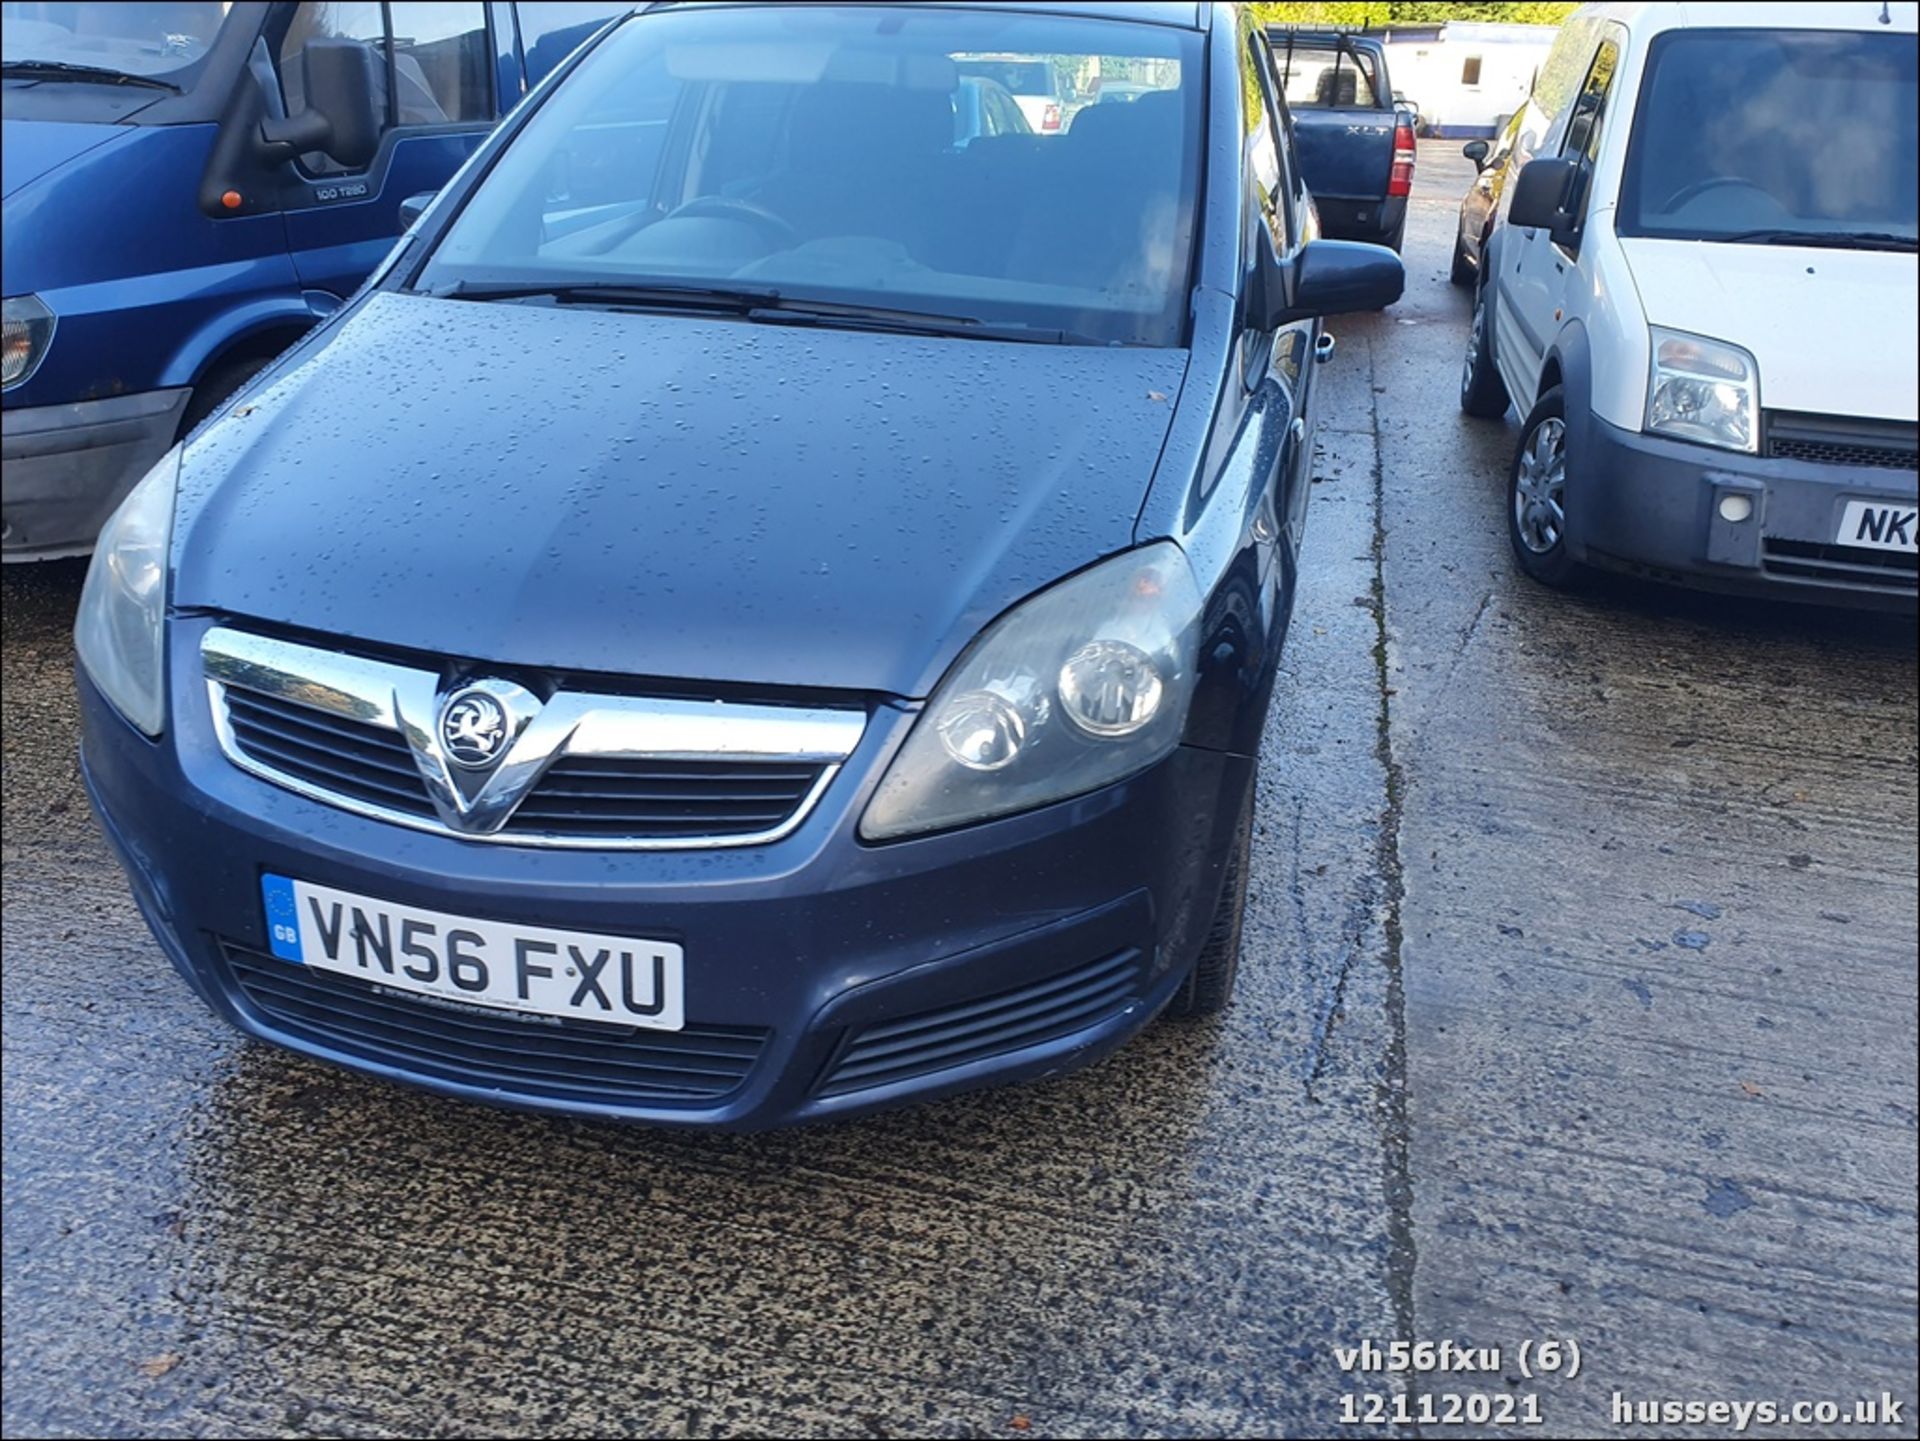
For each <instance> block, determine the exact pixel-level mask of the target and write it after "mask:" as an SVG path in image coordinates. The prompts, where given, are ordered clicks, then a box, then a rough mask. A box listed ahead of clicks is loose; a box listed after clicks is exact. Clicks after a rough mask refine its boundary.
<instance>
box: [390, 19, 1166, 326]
mask: <svg viewBox="0 0 1920 1441" xmlns="http://www.w3.org/2000/svg"><path fill="white" fill-rule="evenodd" d="M1198 39H1199V37H1198V36H1197V35H1196V34H1194V33H1192V32H1187V31H1181V30H1175V29H1172V28H1170V27H1163V26H1155V25H1144V24H1131V23H1126V22H1108V21H1098V20H1090V19H1081V18H1074V17H1066V18H1063V17H1056V16H1042V15H1034V14H1024V13H1020V12H1013V11H1005V12H1001V11H993V10H940V9H935V8H932V7H928V8H926V9H919V8H905V7H903V8H882V7H864V6H863V7H858V8H855V7H848V8H844V9H842V8H815V7H811V6H804V7H803V6H791V7H788V6H760V7H754V8H750V9H744V8H743V9H715V10H704V11H665V12H657V13H654V14H648V15H642V16H639V17H636V18H635V19H633V20H630V21H628V22H627V23H626V24H625V25H624V26H623V27H622V28H621V29H619V30H618V31H616V32H615V33H614V34H613V35H611V36H609V37H608V38H607V39H606V40H605V41H603V42H602V43H601V44H600V45H599V46H598V47H597V48H596V49H595V50H594V51H593V52H592V53H591V54H590V55H589V56H588V57H587V59H586V60H585V61H584V62H583V63H582V65H581V67H580V69H579V70H578V71H577V72H576V73H575V74H574V75H572V76H571V77H569V78H568V80H567V82H566V83H565V84H564V85H562V86H561V87H560V88H559V90H558V91H556V93H555V94H554V96H553V98H552V99H551V100H550V101H548V102H547V103H546V104H545V105H544V106H543V107H542V108H541V110H540V112H539V113H538V114H537V115H535V116H534V117H533V118H532V119H531V121H529V123H528V125H527V127H526V129H525V130H524V131H523V132H522V133H521V134H520V135H519V136H518V137H516V139H515V140H514V142H513V144H512V145H511V146H510V147H509V148H508V150H507V152H506V153H505V154H504V155H503V156H502V157H501V159H500V161H499V162H498V164H497V165H496V166H495V167H494V169H493V171H492V173H491V174H490V175H489V176H488V177H487V178H486V180H485V181H484V182H483V183H482V184H481V185H480V186H479V188H478V189H477V190H476V191H475V192H474V194H473V195H472V197H471V198H470V199H469V201H468V203H467V205H466V207H465V209H464V210H463V212H462V213H461V214H460V215H459V217H458V218H457V219H456V220H455V221H454V223H453V225H452V226H451V227H450V228H449V230H448V232H447V234H446V236H445V238H444V239H443V241H442V242H441V244H440V245H439V247H438V248H437V250H436V251H435V253H434V254H433V256H432V258H431V259H430V261H429V263H428V264H427V266H426V267H425V268H424V270H423V272H422V273H421V275H420V276H419V277H418V279H417V281H416V282H415V284H416V288H419V289H425V290H435V289H440V288H443V287H446V286H448V285H451V284H453V283H455V282H461V281H472V282H475V283H481V282H492V281H499V282H528V283H534V282H548V281H551V282H553V283H555V284H568V285H572V284H587V283H595V282H602V283H604V282H608V281H620V282H628V281H630V282H633V283H635V284H644V283H650V282H651V283H659V284H674V285H680V286H684V285H687V284H689V283H698V284H704V285H710V286H713V287H715V288H723V287H725V286H727V285H730V284H732V285H737V286H747V285H751V286H753V287H756V288H759V287H772V288H777V290H778V291H779V293H780V294H781V295H783V296H790V297H803V298H807V299H818V300H829V301H836V302H849V303H854V304H862V305H888V306H894V307H899V308H903V309H904V308H911V309H914V310H917V311H921V312H935V313H939V314H942V315H960V316H966V317H968V318H972V319H980V320H988V321H994V322H997V323H1010V324H1017V325H1028V326H1033V327H1036V328H1042V327H1044V328H1053V329H1058V330H1061V331H1063V332H1070V333H1071V334H1072V335H1073V336H1075V337H1077V338H1080V339H1083V340H1091V341H1093V342H1096V343H1103V344H1111V343H1123V344H1140V345H1177V344H1179V343H1181V338H1182V335H1183V332H1184V322H1185V317H1186V311H1187V303H1186V294H1187V287H1188V269H1189V262H1190V256H1191V252H1192V239H1193V231H1194V223H1195V222H1194V212H1195V199H1196V192H1197V189H1198V154H1199V139H1198V130H1199V124H1200V88H1201V69H1202V66H1201V61H1200V55H1199V44H1198ZM989 54H990V55H993V56H995V57H997V58H996V60H995V62H994V64H995V66H996V67H1005V66H1014V67H1016V69H1015V71H1013V72H1005V71H1002V72H1001V73H1008V74H1009V75H1010V78H1017V73H1018V67H1020V66H1027V65H1035V66H1043V67H1046V68H1047V70H1048V72H1049V73H1052V74H1057V75H1059V76H1060V77H1062V86H1061V88H1062V94H1063V98H1062V100H1061V102H1060V105H1061V109H1062V110H1063V111H1064V112H1065V113H1064V117H1063V121H1062V133H1060V134H1058V135H1040V134H1033V133H1023V132H1024V129H1025V127H1024V126H1020V125H1015V124H1013V123H1011V122H1009V123H1006V124H1002V125H995V124H992V123H990V122H989V120H988V119H987V118H986V117H987V116H988V112H989V107H988V106H987V105H985V104H983V103H979V101H980V96H979V95H978V94H977V93H964V92H963V86H962V80H963V78H965V79H967V80H968V82H969V86H968V87H967V89H970V90H971V91H972V92H978V91H980V90H981V88H982V85H983V83H987V88H988V89H989V90H991V89H992V86H993V85H994V84H999V83H1001V82H999V81H998V80H997V78H996V77H995V76H987V75H981V74H978V73H973V72H972V71H971V70H970V68H969V67H970V66H971V65H972V64H974V63H975V62H974V61H973V60H972V59H971V58H969V59H967V60H966V61H965V62H964V63H963V60H962V57H978V56H981V55H989ZM1101 76H1105V77H1108V78H1111V79H1123V80H1125V81H1127V82H1128V83H1132V84H1139V85H1142V86H1143V87H1145V89H1146V91H1147V92H1148V93H1143V94H1141V95H1140V96H1139V98H1138V99H1136V100H1135V101H1134V102H1133V103H1132V104H1129V105H1095V104H1090V103H1086V102H1087V101H1089V100H1090V99H1091V97H1092V94H1093V92H1094V89H1095V86H1094V84H1093V82H1094V81H1095V80H1096V79H1097V78H1099V77H1101Z"/></svg>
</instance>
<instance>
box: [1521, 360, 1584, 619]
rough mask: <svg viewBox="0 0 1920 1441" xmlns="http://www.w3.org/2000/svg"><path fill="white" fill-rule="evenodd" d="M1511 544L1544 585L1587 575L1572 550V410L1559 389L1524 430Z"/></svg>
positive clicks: (1537, 409)
mask: <svg viewBox="0 0 1920 1441" xmlns="http://www.w3.org/2000/svg"><path fill="white" fill-rule="evenodd" d="M1507 539H1508V540H1509V541H1510V542H1511V543H1512V545H1513V557H1514V559H1515V560H1516V561H1518V562H1519V564H1520V569H1522V570H1523V571H1525V572H1526V573H1527V574H1528V575H1530V576H1532V577H1533V578H1534V579H1535V580H1537V581H1539V582H1540V583H1541V584H1542V585H1550V586H1553V587H1555V588H1556V589H1565V588H1566V587H1568V586H1571V585H1574V584H1577V583H1578V582H1579V580H1580V579H1581V576H1582V574H1583V573H1584V571H1585V567H1584V566H1582V565H1581V564H1580V563H1579V562H1578V561H1576V560H1575V559H1574V558H1573V557H1572V556H1571V555H1570V554H1569V553H1568V551H1567V411H1566V403H1565V399H1564V397H1563V396H1562V394H1561V390H1560V387H1559V386H1557V385H1556V386H1554V387H1553V388H1552V389H1551V390H1549V391H1548V392H1547V393H1546V394H1545V395H1543V396H1541V397H1540V401H1539V404H1537V405H1535V406H1534V407H1533V410H1532V412H1531V413H1529V414H1528V416H1527V423H1526V425H1525V426H1523V427H1522V428H1521V431H1520V445H1519V447H1518V448H1517V449H1516V450H1515V451H1514V453H1513V466H1512V469H1511V471H1510V473H1509V475H1508V479H1507Z"/></svg>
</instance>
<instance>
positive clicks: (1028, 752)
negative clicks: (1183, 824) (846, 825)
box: [860, 541, 1200, 840]
mask: <svg viewBox="0 0 1920 1441" xmlns="http://www.w3.org/2000/svg"><path fill="white" fill-rule="evenodd" d="M1199 626H1200V594H1199V590H1198V588H1197V587H1196V586H1195V584H1194V580H1193V571H1192V568H1191V567H1190V566H1188V564H1187V558H1186V557H1185V556H1184V555H1182V554H1181V552H1180V549H1179V547H1177V546H1175V545H1174V544H1172V543H1171V542H1170V541H1160V542H1158V543H1156V544H1154V545H1149V546H1144V547H1142V548H1141V549H1139V550H1135V551H1129V552H1128V553H1127V554H1125V555H1121V556H1115V557H1114V558H1113V559H1112V560H1108V561H1104V562H1102V563H1101V564H1099V565H1096V566H1094V567H1093V568H1092V569H1090V570H1086V571H1082V572H1081V573H1080V574H1079V575H1076V576H1073V577H1072V578H1071V579H1068V580H1064V581H1062V582H1061V583H1060V584H1058V585H1056V586H1054V587H1052V588H1051V589H1049V590H1044V591H1042V592H1041V593H1040V594H1039V595H1036V596H1034V597H1033V598H1032V599H1031V600H1028V601H1025V602H1023V603H1022V604H1021V605H1018V606H1016V607H1015V608H1014V609H1013V610H1011V611H1009V612H1008V613H1007V614H1006V615H1004V616H1002V617H1001V618H1000V619H999V620H997V621H995V622H994V623H993V624H992V625H991V626H989V627H988V628H987V629H986V631H985V632H983V633H982V634H981V636H980V638H979V639H978V640H976V641H975V642H974V643H973V644H972V646H970V647H969V648H968V650H967V652H966V654H965V655H963V656H962V657H961V658H960V660H959V661H958V662H957V663H956V664H955V665H954V667H953V669H952V670H951V671H949V672H948V674H947V677H946V679H945V680H944V681H942V682H941V684H940V687H939V689H938V690H936V691H935V692H934V695H933V699H932V700H931V701H929V702H928V703H927V708H926V710H925V711H924V712H923V713H922V714H921V716H920V718H919V720H918V721H917V722H916V723H915V725H914V728H913V732H912V734H910V735H909V736H908V737H907V743H906V744H905V745H904V746H902V747H901V749H900V753H899V755H897V756H896V757H894V761H893V764H892V766H891V767H890V768H889V769H888V771H887V774H886V778H885V779H884V780H883V781H881V783H880V788H879V790H877V791H876V792H875V793H874V797H873V800H872V802H871V803H869V805H868V806H867V813H866V816H865V818H864V819H863V820H862V821H861V823H860V833H861V835H863V836H864V837H866V838H867V839H868V840H892V839H894V838H896V837H899V836H906V835H914V834H917V833H919V832H922V831H933V830H944V829H946V828H948V827H951V826H957V825H963V824H965V823H967V822H969V821H978V820H985V819H986V818H988V817H989V816H999V815H1007V814H1010V813H1012V812H1014V811H1023V810H1030V809H1032V808H1033V807H1034V806H1039V805H1045V804H1046V803H1047V802H1049V801H1056V800H1062V799H1065V798H1066V797H1068V796H1074V795H1079V794H1081V793H1083V792H1085V791H1090V790H1094V789H1096V788H1097V787H1099V786H1103V785H1106V784H1108V783H1109V782H1112V781H1116V780H1119V779H1121V778H1122V777H1123V776H1127V775H1131V774H1132V773H1133V772H1135V771H1138V770H1142V769H1144V768H1145V767H1147V766H1150V765H1152V764H1153V763H1154V762H1155V761H1157V760H1159V759H1161V757H1163V756H1165V755H1166V754H1167V752H1169V751H1170V750H1172V749H1173V748H1174V746H1176V745H1177V744H1179V741H1180V733H1181V731H1182V730H1183V729H1184V728H1185V725H1186V719H1187V706H1188V702H1189V701H1190V700H1191V699H1192V696H1193V684H1194V652H1195V649H1196V647H1197V644H1198V642H1197V636H1198V634H1199Z"/></svg>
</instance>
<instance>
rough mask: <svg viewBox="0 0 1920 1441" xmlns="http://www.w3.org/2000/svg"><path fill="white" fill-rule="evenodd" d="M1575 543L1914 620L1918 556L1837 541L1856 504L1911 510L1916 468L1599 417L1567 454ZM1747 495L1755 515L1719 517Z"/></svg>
mask: <svg viewBox="0 0 1920 1441" xmlns="http://www.w3.org/2000/svg"><path fill="white" fill-rule="evenodd" d="M1567 463H1568V471H1567V547H1568V550H1569V551H1570V552H1571V553H1572V555H1573V556H1574V557H1575V558H1576V559H1578V560H1583V561H1586V562H1587V563H1588V564H1590V565H1595V566H1600V567H1603V568H1606V569H1610V570H1620V571H1627V572H1630V573H1633V574H1637V575H1642V576H1646V577H1648V578H1650V579H1654V580H1661V581H1666V582H1669V583H1672V584H1678V585H1685V586H1691V587H1695V588H1699V589H1705V590H1719V591H1727V592H1732V593H1736V594H1744V595H1764V596H1772V597H1776V598H1779V599H1785V600H1802V601H1816V602H1821V603H1825V604H1830V605H1846V606H1855V607H1860V608H1863V609H1871V610H1890V611H1904V612H1906V613H1909V614H1911V613H1913V612H1914V611H1915V609H1916V596H1920V586H1916V578H1917V577H1920V571H1917V570H1916V568H1915V565H1914V556H1913V553H1912V552H1906V553H1905V554H1904V555H1903V554H1902V553H1900V552H1895V551H1882V550H1869V549H1867V548H1865V547H1856V546H1844V545H1840V544H1837V543H1836V540H1837V537H1838V536H1839V531H1840V518H1841V513H1842V512H1843V511H1844V509H1845V508H1846V504H1847V502H1848V501H1853V500H1865V501H1875V502H1880V503H1893V504H1905V505H1908V506H1912V505H1913V504H1914V503H1915V497H1916V494H1917V493H1920V485H1916V476H1915V473H1914V472H1913V471H1899V470H1880V469H1874V468H1872V467H1866V466H1851V465H1826V464H1819V463H1816V462H1812V461H1804V460H1786V459H1776V458H1771V457H1764V456H1752V455H1741V454H1737V453H1735V452H1732V451H1719V450H1713V449H1709V448H1708V447H1705V446H1699V445H1689V444H1687V443H1686V442H1684V441H1676V440H1661V439H1656V438H1654V437H1651V436H1648V435H1644V434H1641V433H1639V432H1637V431H1628V430H1623V429H1621V428H1619V427H1618V426H1613V425H1609V424H1607V423H1606V422H1605V421H1603V420H1601V419H1599V418H1598V417H1589V418H1588V420H1587V424H1586V426H1585V428H1584V433H1583V434H1577V435H1576V436H1574V437H1573V438H1572V439H1571V440H1570V442H1569V447H1568V453H1567ZM1728 496H1743V497H1745V498H1746V499H1747V500H1748V501H1749V502H1750V503H1751V505H1752V514H1751V517H1750V518H1749V519H1746V520H1743V521H1730V520H1727V519H1726V518H1725V517H1723V516H1722V515H1721V514H1720V503H1721V501H1722V499H1723V498H1725V497H1728Z"/></svg>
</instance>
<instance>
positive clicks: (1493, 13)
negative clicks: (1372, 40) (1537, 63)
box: [1253, 0, 1578, 30]
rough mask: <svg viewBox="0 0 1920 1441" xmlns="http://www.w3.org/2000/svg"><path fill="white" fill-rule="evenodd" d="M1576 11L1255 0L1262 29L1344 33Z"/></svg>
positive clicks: (1550, 20)
mask: <svg viewBox="0 0 1920 1441" xmlns="http://www.w3.org/2000/svg"><path fill="white" fill-rule="evenodd" d="M1577 8H1578V7H1577V6H1575V5H1572V4H1564V5H1562V4H1554V3H1550V0H1518V3H1509V4H1500V3H1490V4H1471V3H1469V4H1438V3H1431V0H1372V3H1366V0H1353V3H1338V0H1336V3H1333V4H1288V3H1284V0H1257V3H1255V4H1254V6H1253V13H1254V15H1255V16H1256V17H1258V19H1259V21H1260V23H1261V24H1262V25H1333V26H1339V27H1341V28H1344V29H1358V28H1360V27H1361V26H1371V27H1372V28H1373V29H1375V30H1380V29H1385V28H1386V27H1387V26H1390V25H1438V24H1440V23H1442V22H1443V21H1447V20H1493V21H1503V22H1505V23H1507V24H1510V25H1558V24H1559V23H1560V22H1561V21H1562V20H1564V19H1566V18H1567V16H1569V15H1571V14H1572V13H1573V12H1574V10H1575V9H1577Z"/></svg>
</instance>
